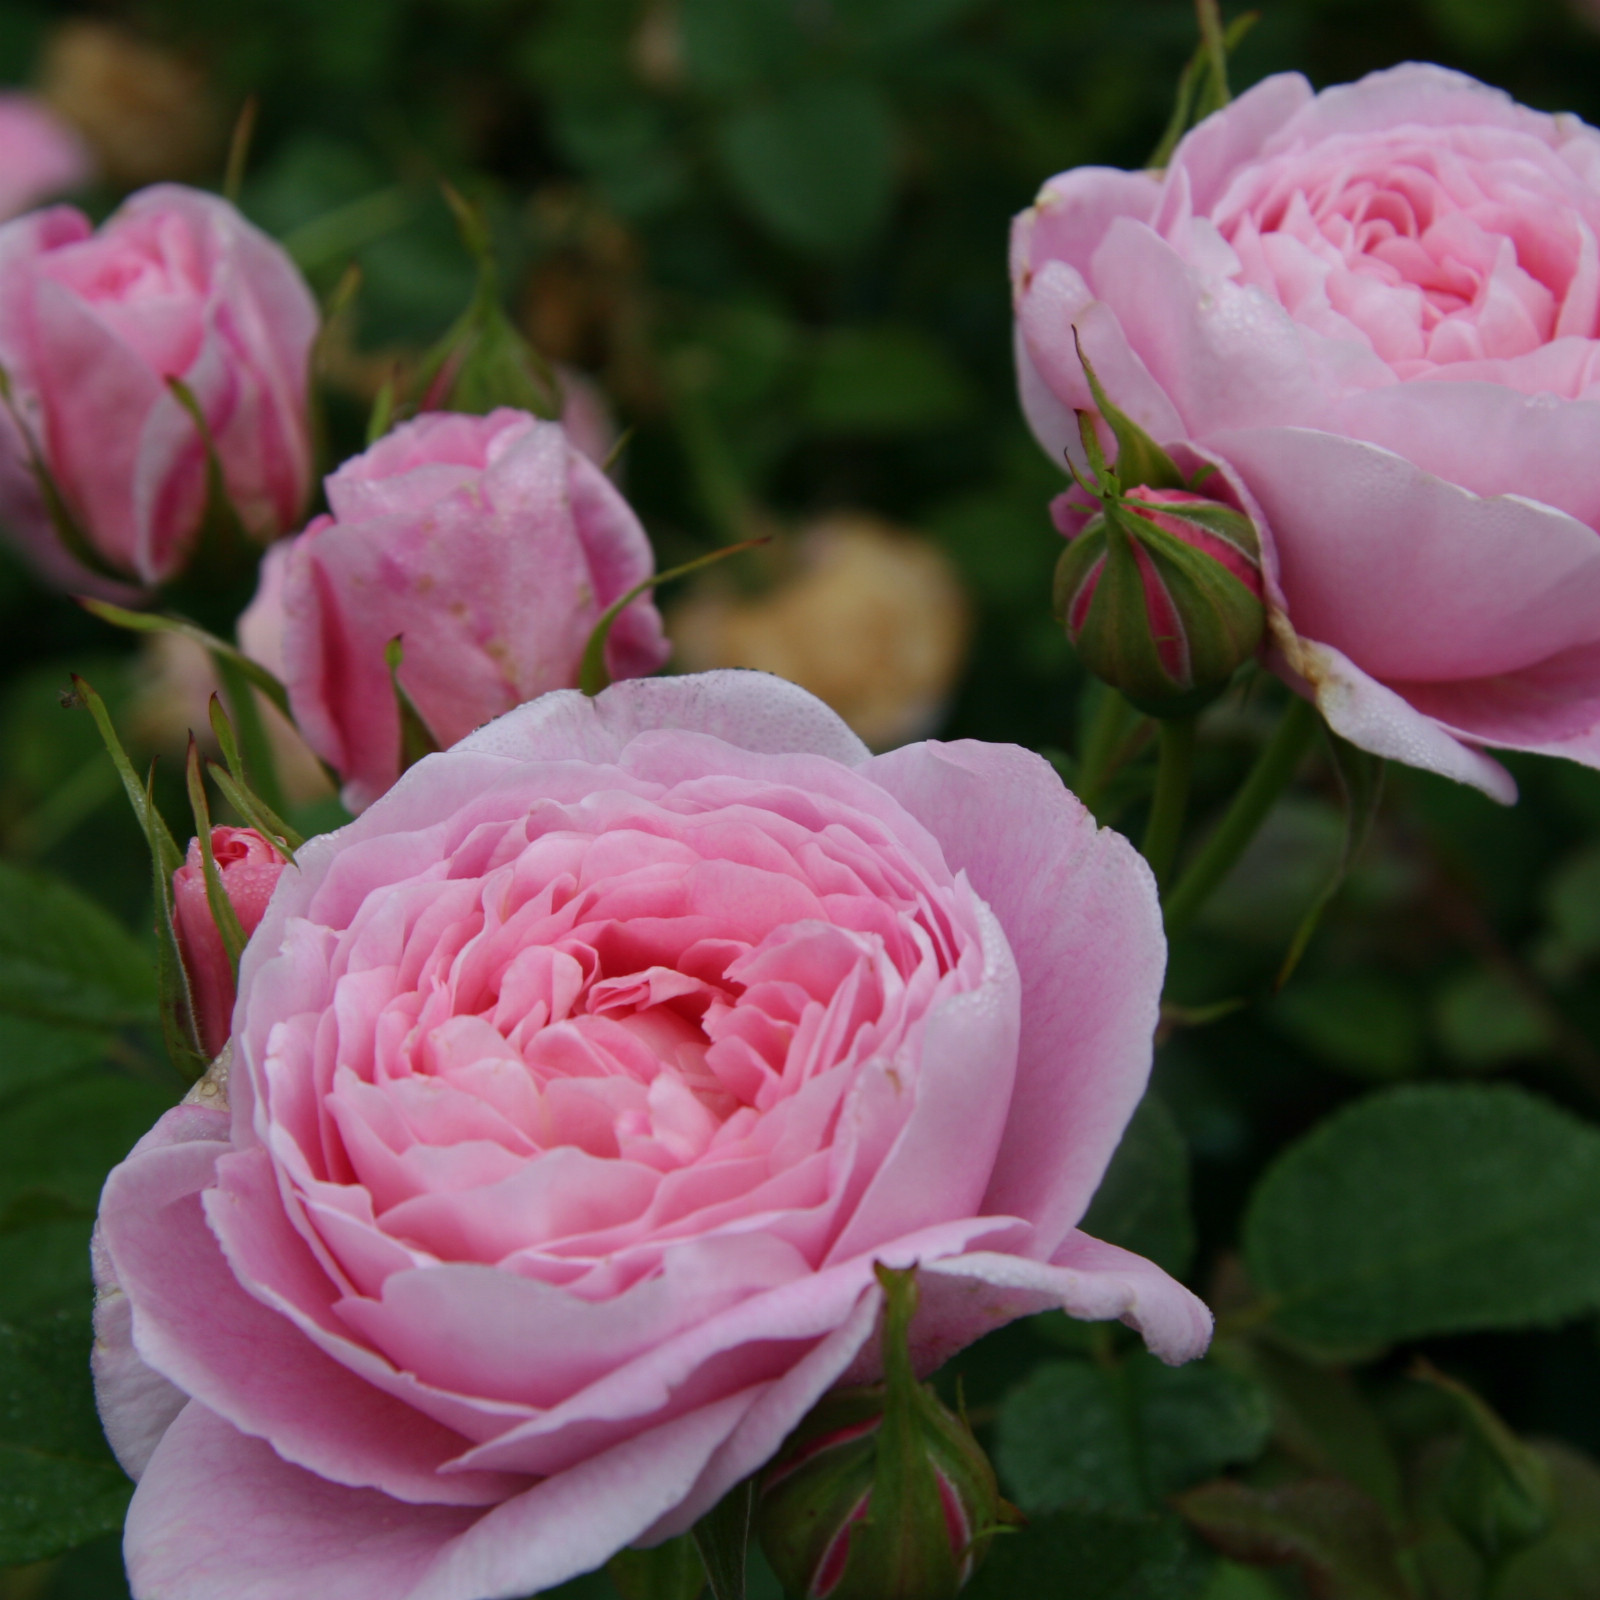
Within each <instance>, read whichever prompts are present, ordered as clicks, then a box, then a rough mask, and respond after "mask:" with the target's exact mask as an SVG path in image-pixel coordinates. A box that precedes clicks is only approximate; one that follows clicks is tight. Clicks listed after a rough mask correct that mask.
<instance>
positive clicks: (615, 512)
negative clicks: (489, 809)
mask: <svg viewBox="0 0 1600 1600" xmlns="http://www.w3.org/2000/svg"><path fill="white" fill-rule="evenodd" d="M326 487H327V493H328V505H329V507H330V508H331V515H329V516H324V517H318V518H317V519H316V521H314V522H313V523H312V524H311V525H310V527H308V528H307V529H306V530H305V532H304V533H302V534H300V535H299V536H298V537H297V538H295V539H293V540H291V541H289V542H288V543H286V544H282V545H279V546H277V547H276V548H274V549H273V550H271V551H269V552H268V555H267V559H266V561H265V563H264V564H263V567H262V574H261V588H260V591H259V592H258V594H257V596H256V599H255V600H254V601H253V602H252V604H251V606H250V609H249V610H248V611H246V613H245V615H244V617H243V618H242V619H241V620H240V624H239V627H240V638H241V639H242V640H243V642H244V646H245V648H246V649H247V650H250V651H251V652H252V653H253V654H255V655H256V656H257V658H258V659H259V660H261V661H262V662H264V663H265V664H266V665H267V666H269V667H271V668H272V669H273V670H274V671H275V672H277V673H278V674H279V676H280V677H282V678H283V680H284V682H285V683H286V684H287V686H288V689H289V704H290V708H291V709H292V710H293V712H294V717H295V722H296V724H297V725H298V727H299V729H300V731H301V732H302V733H303V734H304V735H305V737H306V740H307V742H308V743H309V744H310V745H311V748H312V749H313V750H315V751H316V752H317V754H318V755H320V756H321V757H322V758H323V759H324V760H325V761H327V762H328V763H329V764H330V765H331V766H332V767H334V768H335V769H336V770H337V771H338V773H339V774H340V776H341V777H342V778H343V779H344V782H345V786H344V796H345V803H346V804H347V805H349V806H350V807H351V809H352V810H357V811H359V810H360V809H361V808H362V807H363V806H367V805H370V804H371V803H372V802H373V801H374V800H375V799H376V798H377V797H378V796H379V795H380V794H382V793H383V791H384V790H385V789H387V788H388V787H389V785H390V784H392V783H393V782H394V780H395V779H396V778H397V777H399V775H400V753H401V751H400V746H401V740H400V713H399V710H398V708H397V706H396V703H395V694H394V685H393V683H392V682H391V680H390V676H389V668H388V665H387V663H386V660H385V656H384V650H385V647H386V646H387V645H388V643H389V641H390V640H391V639H394V638H399V639H400V640H401V641H402V645H403V650H404V661H403V663H402V665H401V668H400V672H399V678H400V682H401V683H402V684H403V685H404V686H405V689H406V692H407V693H408V694H409V695H410V696H411V699H412V701H413V702H414V703H415V705H416V707H417V709H418V711H419V712H421V714H422V717H423V720H424V721H425V722H426V723H427V724H428V727H429V729H430V730H431V731H432V733H433V734H434V736H435V737H436V738H437V739H438V741H439V743H440V744H453V743H455V742H456V741H457V740H458V739H462V738H464V737H465V736H466V735H467V734H469V733H471V732H472V730H473V729H474V728H476V727H479V726H481V725H482V724H483V723H485V722H488V721H489V720H490V719H491V718H492V717H497V716H499V715H500V714H501V713H502V712H504V711H509V710H510V709H511V708H512V706H515V705H520V704H521V703H522V702H523V701H524V700H531V699H533V698H534V697H535V696H536V695H541V694H544V693H546V692H547V691H548V690H551V689H565V688H570V687H572V686H574V685H576V683H577V681H578V668H579V665H580V663H581V661H582V658H583V649H584V646H585V645H586V644H587V643H588V640H589V635H590V633H591V632H592V631H593V629H594V625H595V623H596V622H597V621H598V620H599V618H600V613H601V612H602V611H603V610H604V609H605V608H606V607H607V606H609V605H610V604H611V603H612V601H614V600H617V599H620V598H621V596H622V595H624V594H626V593H627V591H628V590H629V589H631V588H633V587H634V586H635V585H636V584H638V583H641V582H642V581H643V580H644V579H646V578H648V577H649V576H650V574H651V572H652V571H653V570H654V557H653V555H652V554H651V550H650V541H649V540H648V539H647V538H646V537H645V532H644V529H643V528H642V527H640V525H639V519H638V518H637V517H636V516H634V514H633V511H632V509H631V508H630V506H629V505H628V502H627V501H626V500H624V499H623V497H622V495H621V493H620V492H619V491H618V490H617V488H616V486H615V485H614V484H613V483H612V482H611V481H610V479H608V478H607V477H606V475H605V474H604V473H603V472H602V471H601V470H600V469H599V467H597V466H596V465H595V464H594V462H592V461H591V460H589V459H588V457H587V456H585V455H584V454H583V453H582V452H581V451H580V450H579V449H577V448H576V447H575V445H574V444H573V442H572V440H570V439H569V438H568V436H567V434H566V433H565V431H564V430H563V429H562V427H561V426H560V425H559V424H557V423H554V422H540V421H539V420H538V419H537V418H535V417H532V416H530V415H528V413H526V412H523V411H511V410H505V409H502V410H499V411H493V412H491V413H490V414H489V415H488V416H486V417H478V416H467V415H463V414H457V413H453V412H444V411H438V412H429V413H427V414H426V415H424V416H421V417H418V418H417V419H416V420H415V421H414V422H408V423H405V424H403V425H402V426H401V427H398V428H396V429H395V430H394V432H393V433H391V434H389V435H387V436H386V437H385V438H383V439H380V440H379V441H378V442H377V443H376V444H375V445H373V446H372V447H371V449H369V450H368V451H366V453H365V454H364V455H359V456H356V457H355V458H354V459H353V460H350V461H347V462H345V464H344V465H343V466H342V467H340V468H339V470H338V471H337V472H335V473H334V474H333V475H332V476H331V477H330V478H329V479H328V480H327V485H326ZM666 654H667V644H666V639H665V637H664V636H663V634H662V631H661V618H660V615H659V614H658V613H657V611H656V608H655V605H654V603H653V602H652V600H651V599H650V596H649V595H648V594H646V595H641V596H640V597H639V599H637V600H635V601H634V602H633V604H632V605H630V606H628V607H627V609H626V610H625V611H623V613H622V614H621V616H619V617H618V618H617V620H616V622H615V624H614V625H613V627H612V630H611V634H610V638H609V639H608V641H607V647H606V664H607V666H608V668H609V669H610V673H611V676H612V677H613V678H632V677H639V676H642V675H643V674H645V673H649V672H654V671H655V669H656V668H657V667H659V666H660V665H661V663H662V662H663V661H664V660H665V659H666Z"/></svg>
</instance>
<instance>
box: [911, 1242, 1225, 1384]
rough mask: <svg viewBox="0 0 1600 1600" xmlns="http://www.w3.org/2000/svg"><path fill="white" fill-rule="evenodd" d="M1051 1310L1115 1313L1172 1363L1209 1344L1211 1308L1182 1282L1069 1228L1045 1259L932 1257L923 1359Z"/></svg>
mask: <svg viewBox="0 0 1600 1600" xmlns="http://www.w3.org/2000/svg"><path fill="white" fill-rule="evenodd" d="M941 1282H942V1283H943V1284H944V1285H945V1287H943V1288H941V1287H940V1284H941ZM1056 1308H1059V1309H1061V1310H1063V1311H1065V1312H1066V1313H1067V1314H1068V1315H1069V1316H1073V1317H1079V1318H1082V1319H1083V1320H1085V1321H1088V1322H1103V1321H1107V1320H1109V1319H1110V1318H1112V1317H1117V1318H1120V1319H1121V1320H1122V1321H1123V1322H1126V1323H1127V1324H1128V1325H1129V1326H1130V1327H1133V1328H1137V1329H1138V1330H1139V1332H1140V1333H1141V1334H1142V1335H1143V1336H1144V1340H1145V1343H1146V1344H1148V1345H1149V1346H1150V1349H1151V1350H1152V1351H1153V1352H1154V1353H1155V1354H1156V1355H1158V1356H1160V1357H1161V1359H1162V1360H1163V1361H1165V1362H1167V1363H1168V1364H1169V1365H1172V1366H1177V1365H1179V1364H1180V1363H1182V1362H1185V1361H1192V1360H1193V1359H1194V1358H1195V1357H1196V1356H1198V1355H1203V1354H1204V1353H1205V1348H1206V1346H1207V1345H1208V1344H1209V1343H1210V1342H1211V1313H1210V1311H1208V1310H1207V1309H1206V1306H1205V1304H1204V1302H1203V1301H1201V1300H1200V1299H1199V1298H1198V1297H1197V1296H1196V1295H1193V1294H1191V1293H1190V1292H1189V1290H1187V1289H1185V1288H1184V1287H1183V1285H1182V1284H1181V1283H1178V1282H1177V1281H1176V1280H1175V1279H1173V1278H1170V1277H1168V1276H1167V1274H1166V1273H1164V1272H1163V1271H1162V1270H1161V1268H1160V1267H1158V1266H1156V1265H1155V1263H1154V1262H1151V1261H1146V1260H1145V1258H1144V1257H1143V1256H1136V1255H1134V1254H1132V1252H1130V1251H1127V1250H1122V1249H1119V1248H1118V1247H1117V1246H1116V1245H1114V1244H1106V1243H1104V1242H1103V1241H1101V1240H1099V1239H1091V1238H1090V1237H1089V1235H1088V1234H1086V1233H1073V1234H1070V1235H1069V1236H1068V1238H1067V1240H1066V1242H1065V1243H1064V1244H1063V1245H1062V1246H1061V1248H1060V1249H1059V1250H1057V1251H1056V1253H1055V1256H1054V1257H1053V1259H1052V1260H1051V1261H1049V1262H1048V1263H1045V1262H1037V1261H1029V1260H1026V1259H1025V1258H1023V1257H1021V1256H1011V1255H997V1254H992V1253H975V1254H973V1255H968V1256H956V1257H953V1258H952V1259H950V1260H948V1261H936V1262H931V1263H930V1264H929V1265H928V1266H927V1268H926V1269H925V1276H924V1280H923V1301H922V1309H921V1310H920V1311H919V1313H918V1317H917V1337H918V1339H919V1340H920V1341H921V1342H922V1351H921V1356H920V1364H922V1365H924V1366H927V1367H934V1366H937V1365H938V1364H939V1363H940V1362H941V1361H943V1360H944V1359H945V1357H946V1356H949V1355H951V1354H953V1353H954V1352H955V1351H957V1350H960V1349H961V1348H963V1346H965V1345H968V1344H970V1343H971V1342H972V1340H973V1339H974V1338H976V1337H977V1336H978V1335H979V1334H980V1333H987V1332H988V1331H989V1329H990V1328H996V1327H999V1326H1000V1325H1001V1323H1003V1322H1009V1321H1010V1320H1011V1319H1012V1318H1013V1317H1025V1316H1029V1315H1031V1314H1032V1313H1033V1312H1036V1311H1049V1310H1053V1309H1056Z"/></svg>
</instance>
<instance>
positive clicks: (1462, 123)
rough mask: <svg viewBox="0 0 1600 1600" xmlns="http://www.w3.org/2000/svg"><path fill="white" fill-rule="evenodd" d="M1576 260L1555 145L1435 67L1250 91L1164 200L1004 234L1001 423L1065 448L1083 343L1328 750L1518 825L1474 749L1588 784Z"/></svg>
mask: <svg viewBox="0 0 1600 1600" xmlns="http://www.w3.org/2000/svg"><path fill="white" fill-rule="evenodd" d="M1597 263H1600V133H1597V132H1596V130H1595V129H1593V128H1590V127H1587V126H1585V125H1584V124H1583V123H1582V122H1580V121H1578V120H1577V119H1576V118H1574V117H1571V116H1546V115H1543V114H1542V113H1538V112H1534V111H1530V110H1528V109H1526V108H1524V107H1522V106H1519V105H1516V104H1515V103H1514V102H1513V101H1511V100H1510V99H1509V98H1508V97H1507V96H1506V95H1504V94H1502V93H1500V92H1498V91H1497V90H1493V89H1489V88H1486V87H1485V86H1484V85H1483V84H1481V83H1477V82H1474V81H1473V80H1472V79H1470V78H1466V77H1463V76H1461V75H1459V74H1457V73H1452V72H1447V71H1445V70H1444V69H1442V68H1439V67H1431V66H1415V65H1413V66H1404V67H1399V68H1396V69H1394V70H1393V71H1390V72H1382V73H1377V74H1375V75H1373V76H1372V77H1369V78H1366V79H1363V80H1362V81H1361V82H1360V83H1356V84H1350V85H1345V86H1343V87H1340V88H1335V89H1328V90H1326V91H1324V92H1323V93H1321V94H1315V93H1313V92H1312V89H1311V87H1310V85H1309V84H1307V82H1306V81H1305V79H1303V78H1301V77H1299V76H1298V75H1296V74H1285V75H1282V76H1278V77H1273V78H1268V79H1266V80H1265V81H1264V82H1262V83H1259V84H1257V85H1256V86H1255V87H1254V88H1253V89H1251V90H1250V91H1249V92H1248V93H1246V94H1244V95H1241V96H1240V97H1239V98H1238V99H1237V100H1235V101H1234V102H1233V103H1232V104H1231V105H1229V106H1228V107H1226V108H1225V109H1224V110H1222V111H1220V112H1218V113H1217V114H1216V115H1214V116H1212V117H1210V118H1208V119H1207V120H1206V121H1205V122H1203V123H1202V124H1201V125H1200V126H1199V127H1198V128H1196V129H1195V130H1194V131H1193V132H1192V133H1190V134H1189V135H1188V137H1187V138H1186V139H1184V140H1183V142H1182V143H1181V144H1180V145H1179V146H1178V148H1177V150H1176V151H1175V152H1174V154H1173V157H1172V160H1171V162H1170V164H1169V165H1168V166H1167V168H1166V170H1165V171H1164V172H1155V173H1152V172H1118V171H1113V170H1110V169H1107V168H1103V167H1082V168H1078V169H1076V170H1074V171H1071V172H1066V173H1063V174H1061V175H1060V176H1059V177H1056V178H1053V179H1051V181H1050V182H1049V183H1048V184H1046V185H1045V187H1044V190H1043V191H1042V192H1041V194H1040V196H1039V198H1038V200H1037V201H1036V202H1035V204H1034V205H1033V207H1032V208H1031V209H1030V210H1028V211H1027V212H1025V213H1023V215H1022V216H1021V217H1019V218H1018V220H1017V224H1016V227H1015V230H1014V233H1013V239H1012V284H1013V291H1014V295H1015V301H1016V312H1017V344H1018V369H1019V374H1020V378H1021V385H1022V397H1023V404H1024V406H1025V408H1026V410H1027V413H1028V416H1029V419H1030V421H1031V422H1032V424H1033V428H1034V431H1035V433H1036V434H1037V435H1038V436H1039V439H1040V441H1041V442H1042V443H1043V444H1044V445H1045V447H1046V448H1047V449H1048V450H1049V451H1050V453H1051V455H1052V456H1054V457H1055V458H1056V459H1057V460H1059V459H1060V456H1061V452H1062V451H1063V450H1064V449H1067V448H1069V447H1070V448H1073V449H1074V450H1076V449H1077V438H1078V435H1077V424H1076V420H1075V418H1074V416H1073V411H1074V409H1075V408H1079V409H1085V410H1094V409H1095V405H1094V399H1093V396H1092V393H1091V389H1090V384H1089V382H1088V378H1087V376H1086V374H1085V371H1084V366H1083V363H1082V361H1081V360H1080V355H1079V348H1078V347H1079V344H1080V342H1081V348H1082V353H1083V355H1085V356H1086V357H1087V358H1088V362H1089V364H1090V366H1091V367H1092V368H1093V369H1094V371H1095V372H1096V373H1097V374H1098V376H1099V379H1100V381H1101V382H1102V384H1103V385H1104V389H1105V391H1106V393H1107V394H1108V395H1109V398H1110V400H1111V401H1112V402H1113V403H1114V404H1115V405H1116V406H1117V407H1118V408H1120V410H1121V411H1123V412H1125V413H1127V414H1128V415H1129V416H1130V417H1131V418H1132V419H1133V420H1134V421H1135V422H1136V423H1138V424H1139V425H1140V426H1141V427H1142V428H1143V429H1144V430H1145V431H1146V432H1147V433H1148V434H1149V435H1151V436H1152V437H1153V438H1154V439H1155V440H1156V441H1157V442H1158V443H1160V444H1162V445H1165V446H1167V447H1168V448H1169V449H1171V450H1174V451H1175V452H1176V453H1178V454H1181V455H1182V456H1183V464H1184V470H1185V471H1195V470H1197V469H1199V468H1201V467H1202V466H1204V465H1205V464H1207V463H1210V464H1211V465H1213V466H1215V467H1218V468H1220V470H1221V473H1222V479H1221V481H1222V482H1223V483H1225V484H1227V485H1228V488H1229V498H1236V499H1238V501H1239V503H1240V505H1241V506H1242V507H1243V509H1244V510H1245V511H1246V512H1247V513H1248V514H1249V516H1250V517H1251V519H1252V520H1253V521H1254V522H1255V524H1256V526H1257V528H1258V529H1259V530H1260V533H1261V540H1262V547H1261V561H1262V577H1263V584H1264V588H1265V591H1266V598H1267V601H1268V610H1269V623H1270V626H1271V629H1272V636H1273V642H1274V644H1275V646H1276V653H1275V655H1274V657H1273V658H1272V659H1273V660H1274V662H1275V664H1276V665H1277V667H1278V669H1279V670H1280V671H1281V672H1282V673H1283V674H1284V675H1285V676H1286V677H1287V678H1288V679H1289V681H1290V682H1291V683H1292V684H1293V685H1295V686H1296V687H1298V688H1299V689H1301V690H1302V692H1304V693H1306V694H1309V695H1311V696H1313V697H1314V698H1315V700H1316V703H1317V705H1318V707H1319V708H1320V709H1321V711H1322V713H1323V715H1324V716H1325V717H1326V719H1327V720H1328V722H1329V723H1330V724H1331V725H1332V726H1333V728H1334V729H1335V730H1336V731H1337V732H1338V733H1340V734H1342V735H1343V736H1344V737H1345V738H1347V739H1349V740H1351V741H1352V742H1353V743H1355V744H1358V745H1361V746H1363V747H1364V748H1366V749H1368V750H1371V751H1373V752H1375V753H1377V754H1379V755H1384V756H1392V757H1394V758H1396V759H1398V760H1402V761H1406V762H1408V763H1410V764H1412V765H1414V766H1420V767H1425V768H1429V769H1431V770H1433V771H1436V772H1441V773H1445V774H1447V775H1449V776H1451V777H1454V778H1457V779H1460V780H1462V781H1465V782H1468V783H1474V784H1476V785H1478V786H1479V787H1480V788H1482V789H1485V790H1487V791H1488V792H1489V793H1490V794H1493V795H1496V796H1498V797H1499V798H1501V799H1511V798H1512V797H1514V795H1515V787H1514V785H1513V784H1512V782H1511V779H1510V776H1509V775H1508V774H1507V772H1506V771H1505V770H1504V768H1502V767H1501V766H1500V765H1499V764H1498V763H1497V762H1496V761H1494V760H1492V759H1491V758H1490V757H1489V756H1488V755H1486V754H1485V753H1484V747H1502V748H1505V749H1510V750H1528V751H1538V752H1543V753H1547V754H1552V755H1564V756H1568V757H1571V758H1572V759H1573V760H1576V761H1581V762H1584V763H1585V764H1587V765H1590V766H1596V765H1600V475H1597V474H1596V472H1595V469H1594V462H1595V460H1596V458H1597V455H1600V265H1597ZM1080 465H1081V462H1080ZM1206 492H1207V493H1210V492H1211V490H1209V489H1208V490H1207V491H1206Z"/></svg>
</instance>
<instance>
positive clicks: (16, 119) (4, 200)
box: [0, 91, 94, 220]
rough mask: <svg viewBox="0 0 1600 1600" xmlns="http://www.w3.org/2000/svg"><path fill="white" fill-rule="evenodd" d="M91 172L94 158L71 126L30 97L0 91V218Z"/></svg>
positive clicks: (71, 185)
mask: <svg viewBox="0 0 1600 1600" xmlns="http://www.w3.org/2000/svg"><path fill="white" fill-rule="evenodd" d="M93 176H94V157H93V156H92V155H90V153H89V147H88V146H87V145H86V144H85V143H84V142H83V140H82V138H81V137H80V136H79V135H78V132H77V130H76V129H75V128H73V127H72V126H71V125H70V124H69V123H67V122H65V121H63V120H62V118H61V117H59V116H58V115H57V114H56V112H55V111H53V110H52V109H51V108H50V107H49V106H48V105H46V104H45V103H44V101H42V100H40V99H39V98H38V97H37V96H36V95H31V94H22V93H19V92H17V91H7V92H4V93H0V220H3V219H7V218H10V217H15V216H19V215H21V213H22V212H24V211H26V210H27V209H28V208H29V207H30V206H36V205H38V204H39V202H40V201H41V200H49V199H52V198H54V197H55V196H56V195H59V194H65V193H67V192H68V191H69V190H72V189H77V188H80V187H81V186H82V185H84V184H86V183H87V182H88V181H89V179H90V178H92V177H93Z"/></svg>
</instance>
